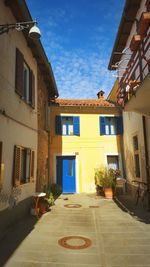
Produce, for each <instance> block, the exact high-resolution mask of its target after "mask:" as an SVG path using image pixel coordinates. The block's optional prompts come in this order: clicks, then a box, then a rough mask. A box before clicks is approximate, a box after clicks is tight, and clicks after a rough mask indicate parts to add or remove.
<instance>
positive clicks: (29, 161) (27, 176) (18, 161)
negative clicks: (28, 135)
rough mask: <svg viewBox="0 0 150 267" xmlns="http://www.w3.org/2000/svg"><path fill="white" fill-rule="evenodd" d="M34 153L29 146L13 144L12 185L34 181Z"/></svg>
mask: <svg viewBox="0 0 150 267" xmlns="http://www.w3.org/2000/svg"><path fill="white" fill-rule="evenodd" d="M34 155H35V151H34V150H31V149H30V148H25V147H20V146H15V150H14V172H13V185H14V186H17V185H19V184H24V183H27V182H33V181H34Z"/></svg>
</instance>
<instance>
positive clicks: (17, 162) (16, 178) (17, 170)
mask: <svg viewBox="0 0 150 267" xmlns="http://www.w3.org/2000/svg"><path fill="white" fill-rule="evenodd" d="M21 151H22V150H21V147H19V146H15V148H14V171H13V186H18V185H20V175H21Z"/></svg>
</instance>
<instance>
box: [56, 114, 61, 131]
mask: <svg viewBox="0 0 150 267" xmlns="http://www.w3.org/2000/svg"><path fill="white" fill-rule="evenodd" d="M55 132H56V134H57V135H61V134H62V126H61V116H56V118H55Z"/></svg>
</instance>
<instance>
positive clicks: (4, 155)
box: [0, 0, 58, 234]
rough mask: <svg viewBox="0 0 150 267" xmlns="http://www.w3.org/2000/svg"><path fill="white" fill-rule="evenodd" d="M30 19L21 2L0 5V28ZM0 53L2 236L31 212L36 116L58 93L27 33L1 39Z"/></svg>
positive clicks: (38, 46)
mask: <svg viewBox="0 0 150 267" xmlns="http://www.w3.org/2000/svg"><path fill="white" fill-rule="evenodd" d="M31 20H32V17H31V15H30V13H29V10H28V8H27V6H26V3H25V1H18V0H13V1H9V0H7V1H1V2H0V24H6V23H8V22H9V23H17V22H22V21H31ZM0 51H1V55H0V226H1V230H2V232H3V227H4V228H5V227H7V226H8V225H9V224H11V223H12V222H14V221H15V220H16V219H17V218H20V217H21V216H22V215H23V214H24V213H25V212H27V211H28V209H29V205H30V202H31V197H32V196H33V194H34V192H35V190H36V178H37V169H38V170H39V172H40V167H41V166H40V165H39V167H37V155H38V149H39V146H40V143H41V139H40V137H41V131H42V128H43V126H41V124H40V121H41V119H40V118H39V117H38V112H39V113H40V115H41V114H42V112H45V109H44V108H43V106H44V107H45V102H46V101H47V102H48V97H49V98H55V97H56V96H57V94H58V92H57V88H56V84H55V81H54V77H53V73H52V70H51V66H50V64H49V62H48V59H47V57H46V55H45V52H44V49H43V47H42V45H41V43H40V41H39V40H32V39H30V38H29V36H28V33H27V32H26V31H22V32H20V31H17V30H12V31H9V32H8V33H3V34H1V35H0ZM41 76H42V77H41ZM40 80H42V81H43V82H42V84H40V82H39V81H40ZM40 91H42V93H40ZM44 91H46V92H47V93H45V97H43V98H42V101H43V102H44V101H45V102H44V103H42V104H41V103H40V102H39V98H40V97H38V96H39V95H40V94H41V95H42V94H44V93H43V92H44ZM38 102H39V103H38ZM43 109H44V111H43ZM42 120H43V118H42ZM46 138H47V137H46ZM46 140H47V139H46ZM39 152H40V153H41V151H40V149H39ZM38 158H39V156H38ZM0 234H1V232H0Z"/></svg>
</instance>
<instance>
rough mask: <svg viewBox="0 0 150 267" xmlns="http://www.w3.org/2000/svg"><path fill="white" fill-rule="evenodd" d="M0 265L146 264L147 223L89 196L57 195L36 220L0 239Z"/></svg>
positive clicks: (149, 255)
mask: <svg viewBox="0 0 150 267" xmlns="http://www.w3.org/2000/svg"><path fill="white" fill-rule="evenodd" d="M68 204H69V205H68ZM70 204H71V205H70ZM74 204H78V205H77V206H76V205H74ZM64 205H68V206H64ZM80 205H81V206H80ZM64 237H66V240H65V239H63V240H62V242H61V239H62V238H64ZM0 263H1V266H7V267H30V266H37V267H38V266H41V267H48V266H50V267H90V266H92V267H101V266H102V267H111V266H113V267H115V266H116V267H117V266H118V267H125V266H126V267H127V266H130V267H131V266H138V267H142V266H143V267H144V266H150V224H145V223H144V222H140V221H138V220H137V219H136V218H135V217H132V216H131V215H130V214H129V213H127V212H125V211H123V210H122V209H120V208H119V207H118V206H117V204H116V203H115V202H114V201H113V200H105V199H100V198H98V197H96V196H95V195H93V194H76V195H67V196H66V195H65V196H63V195H62V196H60V198H59V199H57V201H56V204H55V206H53V207H52V210H51V212H49V213H46V214H45V215H43V216H42V218H41V219H40V220H39V221H38V222H35V220H34V219H33V218H28V219H25V220H24V221H21V222H20V223H19V224H17V225H16V226H15V227H14V228H13V229H12V230H10V231H9V232H8V234H7V236H6V237H5V239H3V240H2V241H1V245H0Z"/></svg>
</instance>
